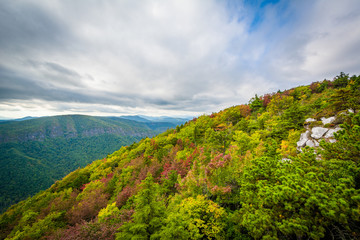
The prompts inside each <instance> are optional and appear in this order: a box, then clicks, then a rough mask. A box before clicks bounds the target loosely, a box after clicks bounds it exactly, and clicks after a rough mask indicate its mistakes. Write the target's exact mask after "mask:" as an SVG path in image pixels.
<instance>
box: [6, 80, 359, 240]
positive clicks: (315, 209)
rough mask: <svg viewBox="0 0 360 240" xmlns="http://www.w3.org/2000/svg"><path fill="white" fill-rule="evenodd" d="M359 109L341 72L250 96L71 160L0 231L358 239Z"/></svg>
mask: <svg viewBox="0 0 360 240" xmlns="http://www.w3.org/2000/svg"><path fill="white" fill-rule="evenodd" d="M359 107H360V76H352V77H350V76H348V75H347V74H344V73H341V74H340V75H339V76H336V77H335V78H334V79H333V80H332V81H330V80H324V81H321V82H314V83H312V84H311V85H308V86H300V87H296V88H293V89H290V90H286V91H278V92H276V93H271V94H265V95H263V96H257V95H256V96H254V98H252V99H251V100H250V101H249V103H248V104H243V105H238V106H233V107H229V108H227V109H225V110H223V111H220V112H218V113H213V114H211V115H203V116H200V117H198V118H195V119H193V120H191V121H188V122H187V123H186V124H184V125H180V126H177V127H176V128H175V129H170V130H167V131H166V132H164V133H162V134H159V135H157V136H156V137H153V138H144V139H142V140H141V141H139V142H137V143H134V144H132V145H129V146H126V147H122V148H121V149H119V150H118V151H116V152H114V153H113V154H111V155H108V156H107V157H106V158H104V159H101V160H98V161H95V162H93V163H92V164H90V165H88V166H86V167H84V168H81V169H77V170H76V171H74V172H72V173H70V174H69V175H67V176H66V177H65V178H63V179H62V180H61V181H57V182H56V183H55V184H53V185H52V186H51V187H50V188H49V189H47V190H45V191H42V192H39V193H38V194H36V195H35V196H34V197H31V198H28V199H27V200H25V201H22V202H20V203H18V204H16V205H13V206H12V207H10V208H9V209H8V210H7V211H6V212H5V213H4V214H2V215H1V217H0V226H1V236H0V238H2V239H5V238H6V239H359V238H360V227H359V226H360V219H359V216H360V190H359V188H360V168H359V160H360V113H359ZM319 132H320V134H319ZM304 139H305V140H304ZM84 154H85V153H84Z"/></svg>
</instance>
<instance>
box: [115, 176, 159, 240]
mask: <svg viewBox="0 0 360 240" xmlns="http://www.w3.org/2000/svg"><path fill="white" fill-rule="evenodd" d="M140 188H141V191H140V192H139V193H138V194H137V195H136V196H135V200H134V202H135V213H134V214H133V220H132V221H130V222H126V223H125V224H124V225H122V226H121V227H120V228H119V231H120V232H119V233H118V234H117V236H116V239H156V238H159V235H158V233H159V231H160V229H161V226H162V221H163V218H164V214H165V204H164V202H163V201H162V200H161V199H160V197H159V194H160V189H159V185H158V184H156V183H154V179H153V177H152V175H151V174H148V176H147V177H146V179H145V180H144V181H143V182H142V183H141V184H140Z"/></svg>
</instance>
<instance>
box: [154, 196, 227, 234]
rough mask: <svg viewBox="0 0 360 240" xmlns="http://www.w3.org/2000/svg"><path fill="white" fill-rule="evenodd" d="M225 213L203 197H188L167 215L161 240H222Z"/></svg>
mask: <svg viewBox="0 0 360 240" xmlns="http://www.w3.org/2000/svg"><path fill="white" fill-rule="evenodd" d="M225 219H226V212H225V210H224V209H223V208H221V207H219V206H218V205H217V204H216V203H214V202H213V201H211V200H207V199H206V198H205V197H204V196H203V195H198V196H197V197H196V198H193V197H189V198H186V199H184V200H182V202H181V203H180V204H178V205H176V206H175V209H174V210H173V211H172V212H171V213H169V216H168V218H167V219H166V225H165V226H164V227H163V231H162V232H161V239H224V237H223V236H224V229H225V223H224V221H225Z"/></svg>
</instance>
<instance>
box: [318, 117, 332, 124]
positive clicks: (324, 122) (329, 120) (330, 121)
mask: <svg viewBox="0 0 360 240" xmlns="http://www.w3.org/2000/svg"><path fill="white" fill-rule="evenodd" d="M321 121H322V123H323V124H324V125H325V124H328V123H332V122H333V121H335V117H329V118H325V117H322V118H321Z"/></svg>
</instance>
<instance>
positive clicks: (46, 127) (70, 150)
mask: <svg viewBox="0 0 360 240" xmlns="http://www.w3.org/2000/svg"><path fill="white" fill-rule="evenodd" d="M156 133H158V132H157V131H154V130H152V129H151V128H149V127H148V126H147V125H144V124H142V123H138V122H134V121H129V120H125V119H119V118H106V117H91V116H84V115H66V116H55V117H43V118H36V119H31V120H24V121H7V122H2V123H1V124H0V164H1V169H0V211H2V210H5V209H6V208H8V207H9V206H10V205H11V204H14V203H16V202H18V201H20V200H24V199H26V197H28V196H30V195H34V194H35V193H37V192H39V191H40V190H44V189H46V188H48V187H50V186H51V185H52V184H53V183H54V182H55V181H56V180H58V179H61V178H62V177H64V176H65V175H66V174H68V173H70V172H72V171H74V170H75V169H77V168H79V167H84V166H86V165H87V164H89V163H91V162H92V161H94V160H96V159H99V158H103V157H106V156H107V155H108V154H110V153H112V152H114V151H115V150H117V149H119V148H120V147H121V146H124V145H129V144H131V143H133V142H136V141H139V140H140V139H142V138H144V137H146V136H154V135H155V134H156Z"/></svg>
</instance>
